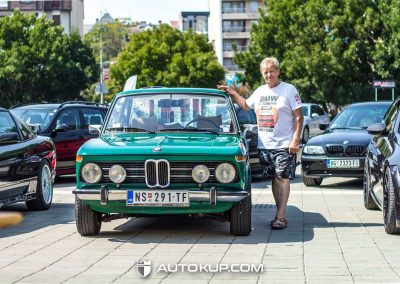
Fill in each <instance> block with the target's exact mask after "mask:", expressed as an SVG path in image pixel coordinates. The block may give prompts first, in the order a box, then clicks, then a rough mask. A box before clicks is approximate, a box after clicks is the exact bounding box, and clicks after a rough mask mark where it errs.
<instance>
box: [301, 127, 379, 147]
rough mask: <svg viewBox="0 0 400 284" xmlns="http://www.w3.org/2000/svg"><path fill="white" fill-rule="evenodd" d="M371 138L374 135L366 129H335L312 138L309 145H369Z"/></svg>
mask: <svg viewBox="0 0 400 284" xmlns="http://www.w3.org/2000/svg"><path fill="white" fill-rule="evenodd" d="M371 138H372V136H371V135H369V134H368V132H367V130H364V129H334V130H328V131H325V132H324V133H322V134H320V135H318V136H315V137H313V138H311V139H310V140H308V142H307V145H321V144H322V145H328V144H349V145H365V146H367V145H368V144H369V142H370V141H371ZM346 141H348V142H346ZM345 142H346V143H345Z"/></svg>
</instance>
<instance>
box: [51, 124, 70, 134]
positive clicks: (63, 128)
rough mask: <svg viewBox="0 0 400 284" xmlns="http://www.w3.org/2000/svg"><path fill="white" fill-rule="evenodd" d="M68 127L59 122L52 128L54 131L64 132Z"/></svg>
mask: <svg viewBox="0 0 400 284" xmlns="http://www.w3.org/2000/svg"><path fill="white" fill-rule="evenodd" d="M68 129H69V127H68V125H66V124H64V123H63V124H60V125H57V126H56V129H54V131H55V132H65V131H68Z"/></svg>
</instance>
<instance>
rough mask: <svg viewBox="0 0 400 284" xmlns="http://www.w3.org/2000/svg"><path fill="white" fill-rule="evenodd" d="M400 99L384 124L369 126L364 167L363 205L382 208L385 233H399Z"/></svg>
mask: <svg viewBox="0 0 400 284" xmlns="http://www.w3.org/2000/svg"><path fill="white" fill-rule="evenodd" d="M399 106H400V100H399V99H398V100H396V101H395V102H394V103H393V104H392V106H391V107H390V108H389V110H388V112H387V113H386V115H385V117H384V119H383V123H377V124H373V125H371V126H369V127H368V129H367V130H368V133H369V134H371V135H373V138H372V140H371V143H370V144H369V146H368V149H367V157H366V161H365V167H364V206H365V208H367V209H381V210H382V211H383V220H384V225H385V231H386V232H387V233H389V234H398V233H400V172H399V170H400V146H399V145H400V133H399V131H400V130H399V127H400V117H399V115H398V114H399Z"/></svg>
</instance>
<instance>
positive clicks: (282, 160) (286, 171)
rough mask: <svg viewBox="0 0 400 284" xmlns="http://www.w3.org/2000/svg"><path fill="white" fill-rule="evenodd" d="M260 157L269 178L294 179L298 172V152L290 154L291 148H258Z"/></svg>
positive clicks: (265, 173)
mask: <svg viewBox="0 0 400 284" xmlns="http://www.w3.org/2000/svg"><path fill="white" fill-rule="evenodd" d="M258 157H259V158H260V163H261V165H262V166H263V168H264V176H265V177H266V178H267V179H274V178H276V177H277V178H285V179H291V180H292V179H294V177H295V172H296V154H290V153H289V149H288V148H285V149H258Z"/></svg>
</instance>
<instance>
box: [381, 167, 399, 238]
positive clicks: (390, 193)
mask: <svg viewBox="0 0 400 284" xmlns="http://www.w3.org/2000/svg"><path fill="white" fill-rule="evenodd" d="M384 182H385V183H384V185H383V187H384V188H383V195H384V197H383V221H384V225H385V231H386V233H388V234H398V233H400V227H397V226H396V214H395V211H396V204H395V199H394V186H393V182H392V176H391V174H390V169H389V168H387V169H386V171H385V181H384Z"/></svg>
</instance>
